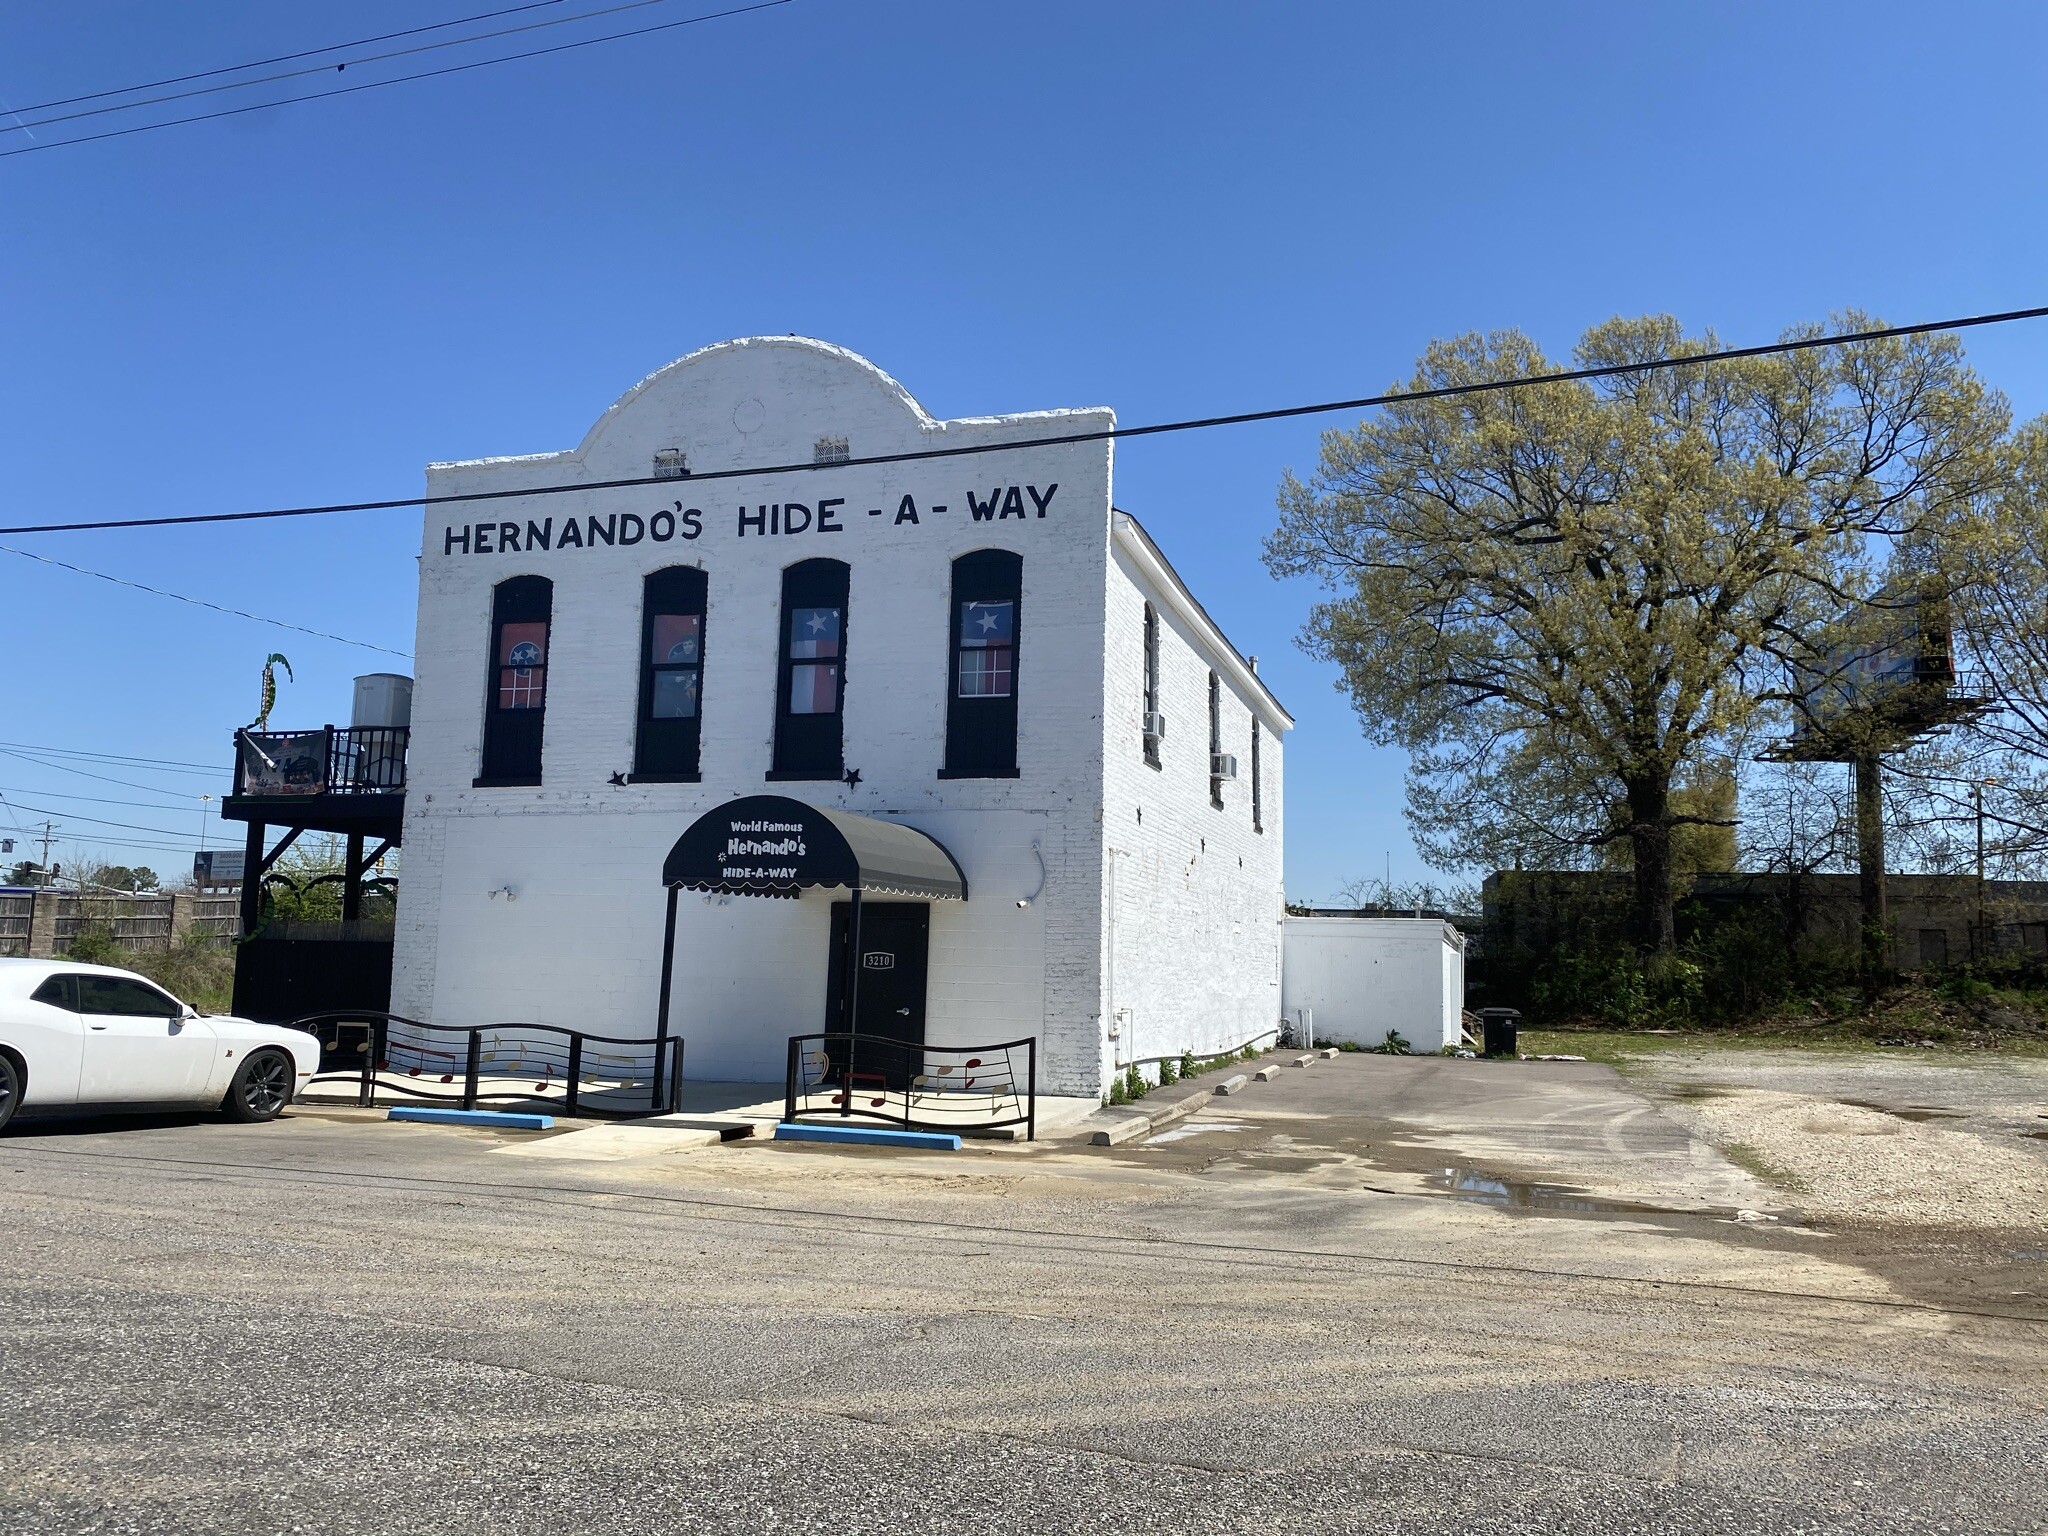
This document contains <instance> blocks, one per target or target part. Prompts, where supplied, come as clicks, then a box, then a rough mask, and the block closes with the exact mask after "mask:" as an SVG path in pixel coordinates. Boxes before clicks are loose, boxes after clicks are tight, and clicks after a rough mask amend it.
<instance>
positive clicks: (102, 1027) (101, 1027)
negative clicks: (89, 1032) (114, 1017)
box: [85, 1024, 107, 1032]
mask: <svg viewBox="0 0 2048 1536" xmlns="http://www.w3.org/2000/svg"><path fill="white" fill-rule="evenodd" d="M85 1027H86V1028H87V1029H96V1030H100V1031H102V1032H104V1031H105V1029H106V1027H107V1026H106V1025H104V1024H88V1025H86V1026H85Z"/></svg>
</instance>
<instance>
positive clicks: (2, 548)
mask: <svg viewBox="0 0 2048 1536" xmlns="http://www.w3.org/2000/svg"><path fill="white" fill-rule="evenodd" d="M0 554H9V555H19V556H21V558H22V559H24V560H35V561H39V562H40V563H42V564H44V565H54V566H57V567H59V568H60V569H63V570H67V571H75V572H76V573H77V574H78V575H80V576H93V577H97V578H98V579H99V580H101V581H111V582H112V583H113V584H114V585H115V586H117V587H133V588H134V589H135V590H136V591H137V592H148V593H151V594H153V595H154V596H157V597H168V598H171V599H172V600H174V601H176V602H180V603H190V604H191V605H192V606H193V607H195V608H211V609H212V610H213V611H214V612H215V613H225V614H228V615H229V616H231V617H233V618H237V619H253V620H255V622H256V623H258V624H269V625H271V626H273V627H274V628H277V629H290V630H296V631H297V632H298V633H300V634H302V635H312V636H313V637H314V638H316V639H320V640H333V641H335V642H337V643H339V644H341V645H353V646H356V647H358V648H360V649H362V650H365V651H382V652H383V653H384V654H385V655H386V656H400V657H403V658H404V659H405V660H407V661H411V660H412V652H411V651H394V650H393V649H392V648H391V647H390V646H388V645H372V644H371V643H370V642H369V641H367V640H351V639H349V637H348V636H347V635H331V634H329V633H328V632H327V631H326V630H324V629H308V628H307V627H306V626H305V625H303V624H292V623H288V622H287V621H285V620H284V619H267V618H265V617H264V616H263V615H262V614H260V613H249V612H246V611H244V610H243V609H240V608H223V607H222V606H221V605H220V604H219V603H209V602H208V601H207V600H206V599H205V598H203V597H187V596H185V594H184V593H182V592H166V591H165V590H164V589H163V588H162V587H152V586H148V585H146V584H144V583H143V582H139V581H130V580H128V578H127V577H125V576H109V575H108V574H107V573H106V572H105V571H89V570H87V569H86V568H85V567H84V566H82V565H72V564H70V563H69V562H68V561H64V560H53V559H51V558H50V557H49V556H48V555H32V554H30V553H29V552H28V551H27V550H25V549H15V548H14V547H13V546H11V545H7V544H0Z"/></svg>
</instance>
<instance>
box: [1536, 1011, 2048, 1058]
mask: <svg viewBox="0 0 2048 1536" xmlns="http://www.w3.org/2000/svg"><path fill="white" fill-rule="evenodd" d="M1973 1022H1974V1021H1966V1020H1954V1019H1945V1018H1941V1017H1928V1016H1925V1015H1921V1014H1918V1013H1917V1012H1916V1011H1914V1010H1910V1009H1883V1010H1881V1011H1880V1012H1879V1013H1878V1014H1876V1015H1869V1014H1865V1015H1859V1016H1857V1017H1854V1018H1849V1019H1819V1018H1809V1019H1803V1020H1773V1021H1769V1022H1767V1023H1764V1024H1760V1025H1757V1026H1755V1027H1744V1028H1738V1027H1735V1026H1723V1027H1720V1028H1714V1029H1688V1030H1655V1031H1651V1030H1630V1029H1585V1028H1577V1029H1524V1030H1523V1031H1522V1032H1521V1040H1520V1044H1521V1048H1522V1052H1523V1054H1524V1055H1530V1056H1534V1055H1559V1056H1583V1057H1585V1058H1586V1059H1587V1060H1588V1061H1600V1062H1605V1063H1607V1064H1608V1065H1609V1066H1612V1067H1617V1068H1619V1069H1621V1070H1623V1071H1627V1070H1629V1069H1630V1068H1631V1067H1632V1066H1634V1065H1636V1064H1646V1063H1650V1062H1654V1061H1656V1060H1657V1059H1658V1058H1659V1057H1664V1056H1671V1055H1688V1056H1696V1055H1700V1054H1702V1053H1708V1054H1711V1053H1714V1052H1718V1051H1731V1052H1751V1051H1801V1052H1811V1053H1813V1054H1815V1055H1834V1056H1878V1057H1882V1058H1885V1059H1890V1060H1901V1059H1909V1060H1913V1061H1924V1062H1929V1063H1940V1062H1946V1063H1949V1064H1951V1065H1965V1064H1967V1063H1969V1062H1971V1061H1973V1060H1981V1059H1983V1058H1985V1057H1987V1056H1991V1057H2005V1058H2012V1057H2021V1058H2034V1059H2040V1058H2044V1057H2048V1038H2044V1037H2042V1036H2040V1035H2036V1034H2032V1033H2017V1032H2015V1033H2009V1034H2008V1033H2000V1032H1997V1031H1993V1030H1980V1029H1974V1028H1972V1027H1970V1025H1971V1023H1973ZM1923 1041H1924V1042H1928V1043H1926V1044H1922V1043H1921V1042H1923Z"/></svg>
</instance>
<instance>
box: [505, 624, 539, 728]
mask: <svg viewBox="0 0 2048 1536" xmlns="http://www.w3.org/2000/svg"><path fill="white" fill-rule="evenodd" d="M547 662H548V626H547V624H546V623H545V622H544V621H543V622H538V623H527V624H503V625H500V626H499V628H498V708H500V709H539V708H540V706H541V702H542V701H543V700H544V699H545V698H546V697H547Z"/></svg>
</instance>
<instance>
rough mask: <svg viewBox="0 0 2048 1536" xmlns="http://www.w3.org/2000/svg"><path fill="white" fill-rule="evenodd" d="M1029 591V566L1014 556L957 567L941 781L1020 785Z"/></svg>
mask: <svg viewBox="0 0 2048 1536" xmlns="http://www.w3.org/2000/svg"><path fill="white" fill-rule="evenodd" d="M1023 583H1024V559H1023V557H1022V556H1021V555H1016V554H1012V553H1011V552H1010V551H1009V550H1007V549H977V550H976V551H974V553H972V554H969V555H962V556H961V557H960V558H959V559H957V560H955V561H954V562H953V604H952V608H951V611H950V613H949V615H948V618H947V624H948V627H949V629H950V630H951V642H952V643H951V660H950V663H949V665H948V667H947V687H946V766H945V767H944V768H943V769H941V770H940V773H939V777H940V778H943V779H1014V778H1015V777H1017V647H1018V643H1019V640H1020V636H1021V630H1020V629H1019V627H1018V626H1019V618H1020V611H1019V610H1020V608H1021V606H1022V604H1021V601H1020V599H1021V597H1022V588H1023Z"/></svg>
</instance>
